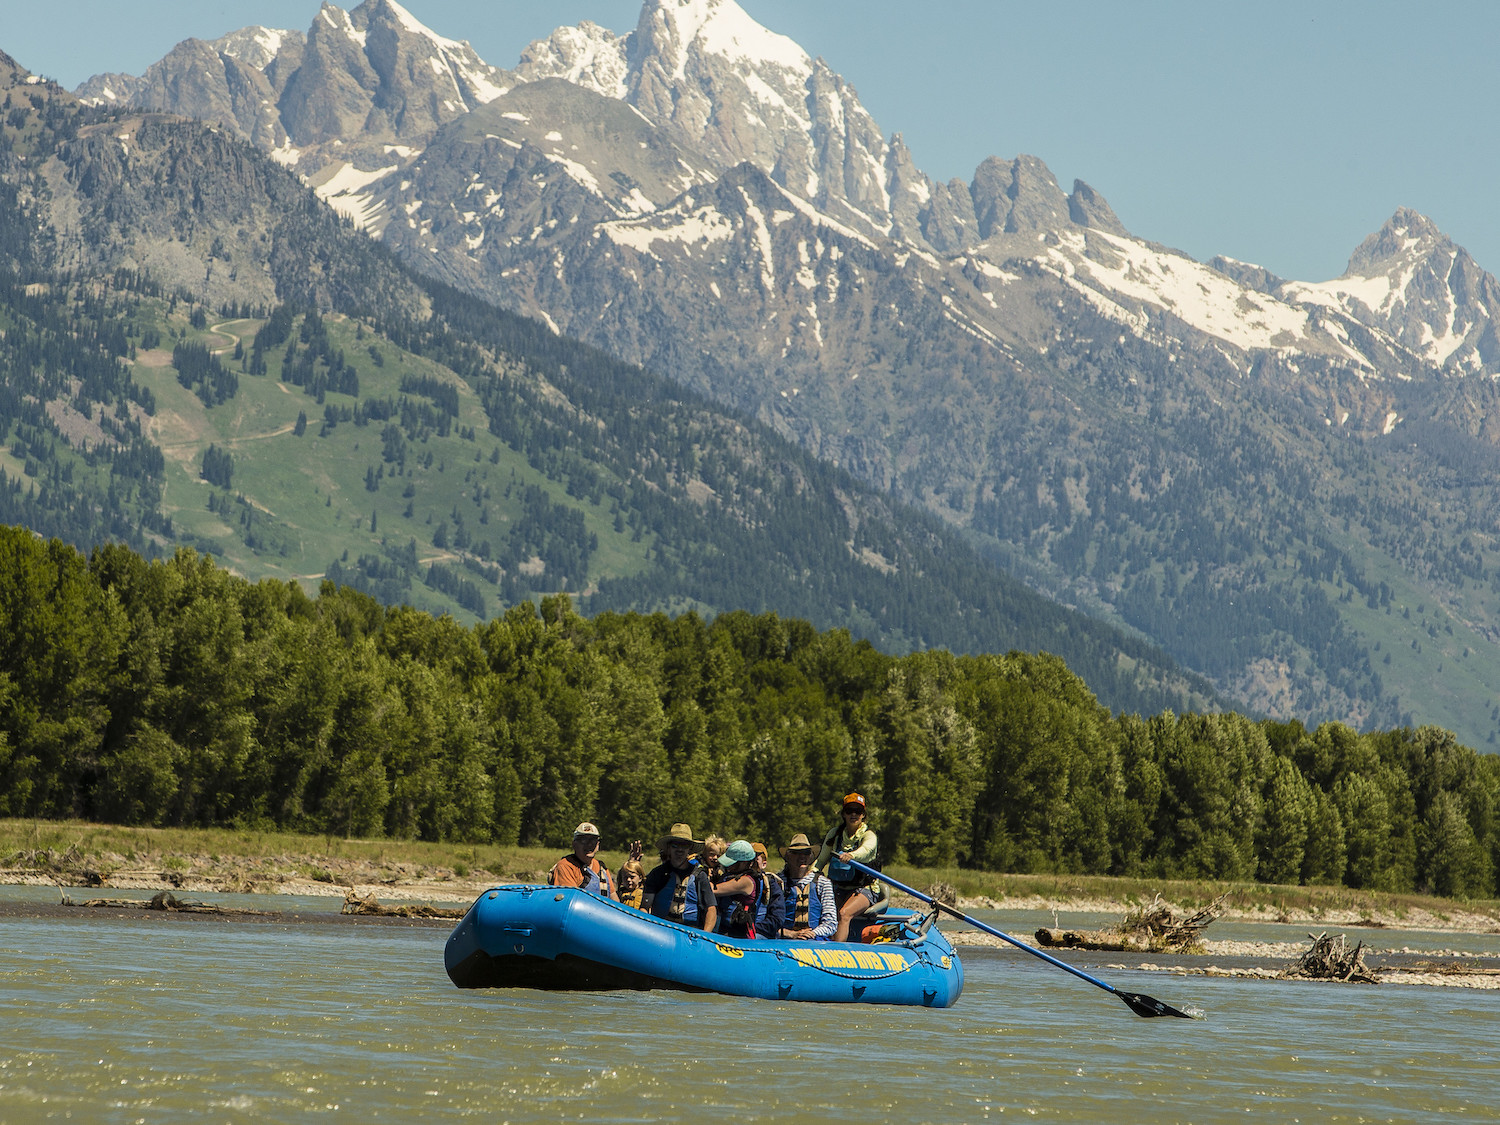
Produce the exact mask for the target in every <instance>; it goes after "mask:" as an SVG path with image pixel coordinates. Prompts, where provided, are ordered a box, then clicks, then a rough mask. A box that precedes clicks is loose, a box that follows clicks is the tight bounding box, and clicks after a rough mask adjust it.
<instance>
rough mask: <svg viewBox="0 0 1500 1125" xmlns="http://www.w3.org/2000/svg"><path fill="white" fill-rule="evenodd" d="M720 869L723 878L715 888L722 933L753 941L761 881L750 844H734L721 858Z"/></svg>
mask: <svg viewBox="0 0 1500 1125" xmlns="http://www.w3.org/2000/svg"><path fill="white" fill-rule="evenodd" d="M719 866H720V867H721V868H723V874H722V875H721V876H720V878H719V881H718V882H717V883H716V884H715V885H714V895H715V897H717V898H718V899H719V933H721V934H723V935H724V936H725V937H739V938H753V937H754V936H755V908H756V901H757V900H758V899H759V897H760V878H759V876H758V874H757V872H756V869H755V849H754V848H752V847H751V846H750V841H749V840H736V841H735V842H734V843H732V844H730V845H729V847H728V848H727V849H726V850H725V852H724V854H723V855H721V856H720V857H719Z"/></svg>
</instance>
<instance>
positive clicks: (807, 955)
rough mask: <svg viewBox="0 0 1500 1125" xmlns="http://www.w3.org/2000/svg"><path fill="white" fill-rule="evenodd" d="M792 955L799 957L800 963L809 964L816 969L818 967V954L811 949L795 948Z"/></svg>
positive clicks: (798, 961)
mask: <svg viewBox="0 0 1500 1125" xmlns="http://www.w3.org/2000/svg"><path fill="white" fill-rule="evenodd" d="M792 956H793V957H795V958H797V964H799V965H809V966H811V967H812V968H814V969H816V968H817V967H818V955H817V954H816V953H814V952H813V951H812V950H811V949H794V950H792Z"/></svg>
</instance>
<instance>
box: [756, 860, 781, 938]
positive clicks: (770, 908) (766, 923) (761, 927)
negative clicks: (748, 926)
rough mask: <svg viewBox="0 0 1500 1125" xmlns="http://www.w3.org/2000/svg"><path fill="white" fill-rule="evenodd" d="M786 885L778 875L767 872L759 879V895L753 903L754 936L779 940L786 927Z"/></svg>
mask: <svg viewBox="0 0 1500 1125" xmlns="http://www.w3.org/2000/svg"><path fill="white" fill-rule="evenodd" d="M785 888H786V884H785V883H784V882H783V881H782V879H781V877H780V876H779V875H776V874H773V873H772V872H770V871H767V872H766V873H765V874H764V875H762V876H761V877H760V894H759V896H758V899H757V901H756V903H755V936H756V937H762V938H779V937H780V936H781V927H782V926H784V925H786V889H785Z"/></svg>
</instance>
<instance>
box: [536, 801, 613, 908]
mask: <svg viewBox="0 0 1500 1125" xmlns="http://www.w3.org/2000/svg"><path fill="white" fill-rule="evenodd" d="M547 882H548V883H549V884H550V885H551V886H554V887H580V888H582V889H583V890H585V891H588V892H589V894H594V895H603V896H604V897H605V898H612V899H614V900H615V901H616V902H619V901H620V895H619V893H618V892H617V891H616V890H615V884H614V880H612V879H611V878H610V877H609V868H607V867H605V866H604V864H602V863H600V862H599V829H597V828H595V827H594V825H593V823H592V822H590V821H587V820H585V821H584V822H583V823H582V824H580V825H579V826H578V827H577V828H575V829H573V854H572V855H565V856H563V857H562V859H560V860H558V861H557V866H555V867H554V868H553V869H552V874H550V875H548V876H547Z"/></svg>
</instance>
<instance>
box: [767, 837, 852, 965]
mask: <svg viewBox="0 0 1500 1125" xmlns="http://www.w3.org/2000/svg"><path fill="white" fill-rule="evenodd" d="M777 850H778V851H780V852H781V858H782V859H784V860H786V868H785V870H783V871H782V873H781V881H782V883H783V884H785V886H786V907H785V909H786V918H785V921H784V922H783V923H782V927H781V936H782V937H784V938H787V939H788V940H791V941H827V940H828V939H829V938H831V937H833V935H834V933H835V931H837V929H838V925H839V911H838V907H837V906H835V905H834V902H833V884H832V883H830V882H829V881H828V876H827V875H819V874H818V873H817V872H816V871H814V870H813V869H812V861H813V850H814V849H813V846H812V841H811V840H809V839H808V838H807V833H805V832H798V833H797V834H796V835H795V836H793V837H792V841H791V843H789V844H783V845H782V846H781V847H780V848H778V849H777Z"/></svg>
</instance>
